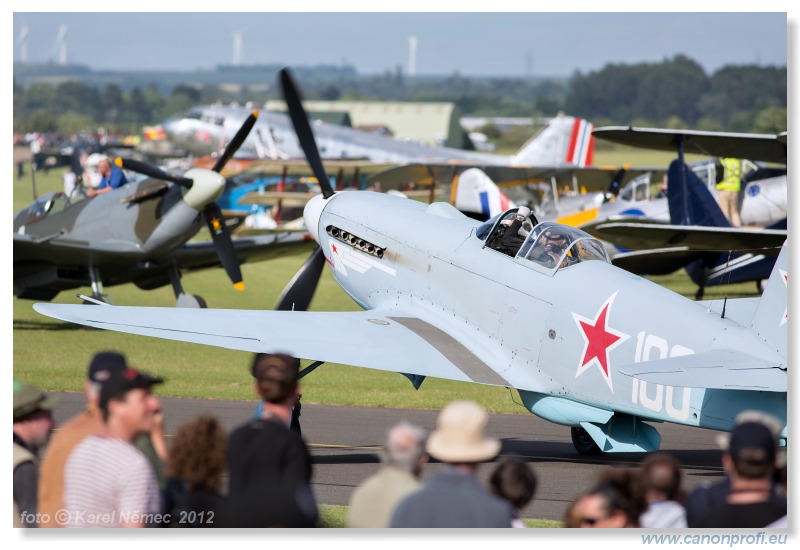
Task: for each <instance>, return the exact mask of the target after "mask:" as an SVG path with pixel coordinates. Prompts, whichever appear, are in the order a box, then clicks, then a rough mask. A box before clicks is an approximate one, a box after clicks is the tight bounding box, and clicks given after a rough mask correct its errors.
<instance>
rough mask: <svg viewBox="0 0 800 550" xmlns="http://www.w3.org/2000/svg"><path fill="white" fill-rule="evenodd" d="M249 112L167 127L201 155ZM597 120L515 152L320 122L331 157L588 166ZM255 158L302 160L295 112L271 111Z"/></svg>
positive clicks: (213, 110)
mask: <svg viewBox="0 0 800 550" xmlns="http://www.w3.org/2000/svg"><path fill="white" fill-rule="evenodd" d="M248 113H249V111H248V110H247V109H245V108H244V107H235V106H226V105H203V106H198V107H195V108H193V109H191V110H189V112H187V113H186V114H185V115H184V116H181V117H175V118H171V119H169V120H166V121H164V122H163V123H162V124H161V126H162V127H163V129H164V132H165V133H166V135H167V137H168V139H169V140H170V142H172V143H173V144H174V145H175V146H176V147H179V148H181V149H185V150H186V151H189V152H191V153H192V154H195V155H210V154H212V153H215V152H216V151H217V150H218V149H219V148H220V143H224V142H225V141H226V140H227V139H228V138H229V137H230V136H231V135H233V132H234V131H235V130H236V129H237V128H238V127H239V126H240V125H241V124H242V121H243V120H244V118H245V117H246V116H247V114H248ZM591 131H592V125H591V124H590V123H589V122H588V121H586V120H584V119H581V118H576V117H571V116H558V117H556V118H554V119H553V120H551V122H550V124H549V125H548V126H547V127H545V128H544V129H543V130H542V131H541V132H539V133H538V134H537V135H535V136H533V137H531V139H529V140H528V141H527V142H526V143H525V144H524V145H523V146H522V147H521V148H520V149H519V151H517V153H516V154H514V155H512V156H504V155H493V154H487V153H478V152H475V151H465V150H462V149H454V148H451V147H433V146H428V145H423V144H420V143H414V142H411V141H403V140H399V139H394V138H391V137H388V136H382V135H378V134H374V133H371V132H364V131H361V130H356V129H354V128H348V127H345V126H337V125H334V124H315V134H316V136H315V137H316V139H317V142H318V143H319V150H320V153H321V156H322V157H323V158H325V159H340V160H341V159H367V160H370V161H372V162H382V163H392V164H400V163H409V162H428V163H431V162H440V163H441V162H456V163H458V162H464V163H469V164H471V165H476V166H478V165H488V166H509V165H527V166H549V167H557V166H588V165H591V164H592V155H593V152H594V139H593V138H592V134H591ZM241 153H242V154H246V155H248V156H249V157H250V158H271V159H297V158H302V157H303V149H302V147H301V144H300V143H299V142H298V140H297V138H296V136H295V134H294V131H293V130H292V127H291V124H290V121H289V117H288V116H286V115H285V114H282V113H272V112H267V113H265V114H264V116H262V117H261V118H260V119H259V122H258V124H257V125H256V126H255V128H254V131H253V132H252V133H251V134H250V135H249V136H248V138H247V139H246V140H245V141H244V143H243V144H242V150H241Z"/></svg>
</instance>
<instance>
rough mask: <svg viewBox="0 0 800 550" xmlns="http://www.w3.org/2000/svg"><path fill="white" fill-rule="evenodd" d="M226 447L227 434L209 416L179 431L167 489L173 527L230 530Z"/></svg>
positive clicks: (171, 455) (202, 417) (188, 424)
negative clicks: (224, 489) (225, 483)
mask: <svg viewBox="0 0 800 550" xmlns="http://www.w3.org/2000/svg"><path fill="white" fill-rule="evenodd" d="M226 445H227V438H226V435H225V431H224V430H223V429H222V427H221V426H220V425H219V422H217V419H216V418H214V417H213V416H211V415H209V414H204V415H201V416H199V417H197V418H195V419H194V420H189V421H187V422H184V423H183V424H182V425H181V426H180V427H179V428H178V432H177V433H176V434H175V439H174V440H173V442H172V448H171V449H170V459H169V463H168V465H167V484H166V488H165V490H164V510H165V512H167V513H168V514H169V516H168V518H169V526H170V527H226V506H227V501H226V499H225V497H224V496H223V495H222V475H223V474H224V473H225V469H226V466H227V461H226V458H225V447H226Z"/></svg>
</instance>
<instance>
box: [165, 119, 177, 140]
mask: <svg viewBox="0 0 800 550" xmlns="http://www.w3.org/2000/svg"><path fill="white" fill-rule="evenodd" d="M179 123H180V119H178V118H168V119H167V120H165V121H164V122H162V123H161V124H160V126H161V128H162V129H163V130H164V133H165V134H167V137H168V138H169V139H174V138H175V137H176V136H177V134H178V125H179Z"/></svg>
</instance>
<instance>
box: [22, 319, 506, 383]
mask: <svg viewBox="0 0 800 550" xmlns="http://www.w3.org/2000/svg"><path fill="white" fill-rule="evenodd" d="M33 307H34V309H35V310H36V311H38V312H39V313H41V314H43V315H47V316H49V317H55V318H57V319H61V320H63V321H69V322H72V323H78V324H82V325H88V326H91V327H96V328H102V329H107V330H114V331H118V332H127V333H130V334H139V335H142V336H151V337H156V338H165V339H168V340H177V341H181V342H191V343H196V344H206V345H210V346H217V347H222V348H229V349H235V350H241V351H248V352H275V351H282V352H285V353H289V354H291V355H294V356H295V357H299V358H303V359H311V360H317V361H324V362H331V363H341V364H345V365H353V366H357V367H366V368H370V369H377V370H384V371H390V372H398V373H408V374H416V375H420V376H433V377H437V378H445V379H449V380H459V381H465V382H470V381H471V382H477V383H481V384H492V385H508V382H506V381H505V380H503V379H502V378H501V377H500V376H499V375H498V374H497V373H496V372H495V371H493V370H492V369H490V368H489V367H488V366H487V365H486V364H485V363H483V362H482V361H481V360H480V359H479V358H478V357H476V356H475V355H474V354H472V352H470V351H469V350H468V349H466V348H465V347H464V346H463V345H462V344H460V343H459V342H458V341H457V340H456V339H455V338H453V337H452V336H450V335H448V334H447V333H446V332H444V331H442V330H440V329H438V328H436V327H434V326H433V325H431V324H429V323H427V322H426V321H424V320H422V319H419V318H417V317H414V316H410V315H407V314H405V313H403V312H402V311H395V310H383V311H381V310H368V311H358V312H308V311H258V310H225V309H183V308H154V307H122V306H100V305H98V306H89V305H64V304H46V303H37V304H34V306H33ZM310 335H313V338H312V337H310Z"/></svg>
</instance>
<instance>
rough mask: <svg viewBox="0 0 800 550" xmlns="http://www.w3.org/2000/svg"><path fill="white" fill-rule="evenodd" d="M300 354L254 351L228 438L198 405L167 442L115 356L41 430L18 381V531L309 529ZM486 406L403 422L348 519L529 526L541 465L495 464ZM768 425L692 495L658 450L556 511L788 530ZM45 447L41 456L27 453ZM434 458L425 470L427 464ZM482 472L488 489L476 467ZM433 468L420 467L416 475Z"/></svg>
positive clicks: (107, 355)
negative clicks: (67, 411)
mask: <svg viewBox="0 0 800 550" xmlns="http://www.w3.org/2000/svg"><path fill="white" fill-rule="evenodd" d="M299 370H300V362H299V361H298V360H297V359H296V358H294V357H290V356H288V355H284V354H280V353H278V354H257V355H256V356H255V357H254V360H253V363H252V365H251V374H252V377H253V387H254V391H255V393H256V395H257V397H258V398H259V400H260V403H259V405H258V407H257V408H256V410H255V413H254V414H253V416H252V418H249V419H245V420H244V421H243V423H242V424H241V425H239V426H238V427H237V428H236V429H234V430H233V431H232V432H231V433H230V435H228V434H226V433H225V430H224V429H223V428H222V426H221V425H220V423H219V422H218V420H217V419H216V418H214V417H213V416H211V415H208V414H202V415H200V416H198V417H196V418H194V419H191V420H188V421H186V422H185V423H183V424H182V425H181V426H180V427H179V428H178V429H177V432H176V434H175V436H174V438H173V440H172V442H171V445H169V446H168V445H167V443H166V440H165V435H164V430H163V426H164V417H163V413H162V411H161V405H160V402H159V399H158V398H157V397H156V395H155V394H154V393H153V390H154V389H155V388H156V387H157V386H158V385H159V384H161V383H162V382H163V380H162V379H161V378H159V377H156V376H153V375H150V374H148V373H145V372H142V371H140V370H138V369H137V368H135V367H133V366H131V365H129V364H128V362H127V360H126V358H125V357H124V356H123V355H122V354H119V353H117V352H113V351H106V352H100V353H98V354H96V355H95V356H94V357H93V358H92V360H91V361H90V363H89V368H88V371H87V376H86V381H85V384H84V392H85V396H86V409H85V411H83V412H81V413H80V414H78V415H76V416H75V417H74V418H72V419H70V420H68V421H67V422H65V423H63V424H62V425H61V426H60V427H59V430H58V432H57V434H56V435H55V436H54V437H52V438H50V437H49V436H50V432H51V430H52V428H53V418H52V410H53V407H54V405H55V403H56V400H54V399H53V398H51V397H48V396H47V395H46V394H44V393H43V392H41V391H39V390H38V389H37V388H35V387H33V386H30V385H25V384H21V383H19V382H16V381H15V383H14V477H13V483H14V525H15V526H18V527H314V526H316V525H318V522H319V511H318V507H317V503H316V500H315V496H314V493H313V490H312V487H311V479H312V469H313V467H312V459H311V456H310V453H309V451H308V448H307V446H306V443H305V442H304V440H303V439H302V437H301V435H300V432H299V430H298V429H296V426H295V428H294V429H293V428H292V425H293V416H295V423H296V412H295V414H294V415H293V410H294V409H295V405H296V404H297V403H298V398H299V395H300V385H299ZM487 423H488V414H487V413H486V411H485V410H484V409H483V408H482V407H480V406H479V405H478V404H476V403H474V402H470V401H456V402H453V403H450V404H449V405H447V406H446V407H445V408H444V409H443V410H442V411H441V412H440V413H439V415H438V418H437V424H436V429H435V430H434V431H433V432H431V433H430V435H428V434H427V433H426V431H425V430H424V429H423V428H421V427H419V426H415V425H413V424H410V423H408V422H405V421H403V422H399V423H398V424H396V425H395V426H393V427H391V429H390V430H389V431H388V433H387V437H386V441H385V443H384V445H383V448H382V450H381V461H382V464H383V466H382V468H381V469H380V470H379V471H378V472H377V473H376V474H374V475H372V476H370V477H368V478H367V479H365V480H364V481H363V483H362V484H361V485H360V486H359V487H358V488H356V489H355V490H354V491H353V493H352V496H351V500H350V503H349V504H350V505H349V508H348V517H347V526H348V527H353V528H382V527H395V528H425V527H447V528H453V527H455V528H474V527H483V528H502V527H525V524H524V522H523V520H522V514H523V511H524V509H525V508H526V506H528V504H529V503H530V502H531V501H532V500H533V499H534V498H535V496H536V489H537V482H538V479H537V475H536V473H535V471H534V468H533V467H532V465H531V464H530V463H529V462H528V461H526V460H524V459H523V458H520V457H516V456H504V457H501V458H500V459H498V460H497V461H496V462H495V458H496V457H497V456H498V454H499V452H500V448H501V443H500V441H499V440H497V439H494V438H492V437H489V436H487V434H486V426H487ZM780 431H781V425H780V423H779V422H778V421H777V419H775V418H773V417H771V416H769V415H766V414H764V413H761V412H756V411H745V412H744V413H742V414H740V415H739V416H738V417H737V418H736V421H735V425H734V429H733V431H732V432H731V433H730V434H724V435H723V436H721V437H720V440H719V444H720V447H721V449H722V451H723V454H722V466H723V469H724V472H725V477H724V479H723V480H722V481H720V482H718V483H716V484H713V485H701V486H699V487H696V488H695V489H694V490H693V491H691V492H688V494H687V492H686V491H685V490H684V488H683V486H682V481H683V480H682V472H681V464H680V463H679V462H678V460H677V459H676V458H675V457H674V456H673V455H670V454H668V453H654V454H651V455H648V456H647V457H646V458H645V459H644V460H643V461H642V463H641V464H640V465H639V466H638V467H627V468H613V467H607V468H605V469H603V470H601V471H600V472H599V473H598V476H597V479H595V480H594V481H593V483H591V484H590V485H589V489H588V490H586V491H585V492H583V493H582V494H580V495H578V497H577V498H575V499H574V500H573V502H572V503H571V504H570V506H569V508H568V510H567V513H566V514H565V516H564V518H563V525H564V527H568V528H572V527H575V528H579V527H582V528H586V527H595V528H603V527H605V528H637V527H640V528H646V529H651V528H671V529H675V528H685V527H716V528H726V527H751V528H762V527H786V526H787V500H786V491H787V473H786V468H787V466H786V459H785V453H784V452H783V449H782V448H781V447H780V446H779V438H780ZM43 448H46V450H45V452H44V456H43V459H42V461H41V465H40V466H37V463H38V460H37V454H39V452H40V451H41V449H43ZM431 459H433V460H435V461H437V462H439V464H438V465H437V467H436V468H435V471H433V472H431V473H428V472H426V470H427V469H428V468H429V461H430V460H431ZM487 467H491V472H490V473H489V474H490V475H489V477H488V484H487V485H486V486H484V484H483V483H482V482H481V480H480V477H479V475H478V472H479V471H480V470H481V469H482V468H487ZM426 474H428V475H426Z"/></svg>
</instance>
